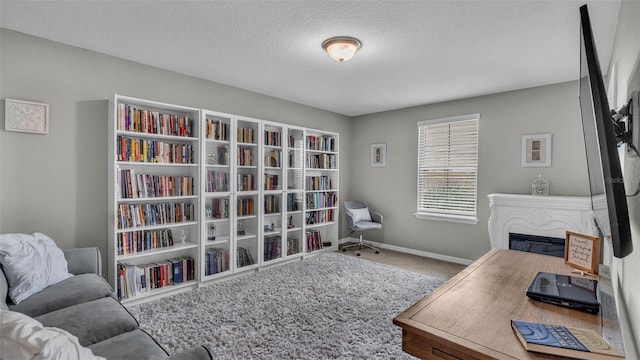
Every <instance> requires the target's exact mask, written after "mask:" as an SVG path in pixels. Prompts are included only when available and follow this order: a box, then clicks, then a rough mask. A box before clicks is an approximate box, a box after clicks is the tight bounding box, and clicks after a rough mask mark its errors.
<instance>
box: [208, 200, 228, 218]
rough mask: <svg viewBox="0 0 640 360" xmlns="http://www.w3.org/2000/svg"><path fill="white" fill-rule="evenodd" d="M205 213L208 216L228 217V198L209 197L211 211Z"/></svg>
mask: <svg viewBox="0 0 640 360" xmlns="http://www.w3.org/2000/svg"><path fill="white" fill-rule="evenodd" d="M206 215H207V217H208V218H214V219H228V218H229V199H226V198H225V199H211V212H210V213H207V214H206Z"/></svg>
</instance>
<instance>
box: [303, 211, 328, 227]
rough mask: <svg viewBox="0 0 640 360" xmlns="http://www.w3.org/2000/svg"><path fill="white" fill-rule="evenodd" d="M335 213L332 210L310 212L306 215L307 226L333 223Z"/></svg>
mask: <svg viewBox="0 0 640 360" xmlns="http://www.w3.org/2000/svg"><path fill="white" fill-rule="evenodd" d="M334 215H335V211H334V210H333V209H327V210H317V211H311V212H309V213H308V214H307V220H306V224H307V225H313V224H322V223H327V222H331V221H334Z"/></svg>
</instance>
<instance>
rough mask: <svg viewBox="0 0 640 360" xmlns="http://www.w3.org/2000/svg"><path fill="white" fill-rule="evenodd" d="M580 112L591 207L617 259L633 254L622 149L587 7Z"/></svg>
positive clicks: (583, 11)
mask: <svg viewBox="0 0 640 360" xmlns="http://www.w3.org/2000/svg"><path fill="white" fill-rule="evenodd" d="M580 20H581V27H580V30H581V31H580V33H581V36H580V38H581V41H580V110H581V113H582V130H583V133H584V144H585V149H586V153H587V167H588V169H589V187H590V189H591V206H592V208H593V212H594V214H595V218H596V222H597V223H598V226H599V228H600V230H601V231H602V233H603V235H604V237H605V238H608V239H610V240H611V244H612V247H613V256H615V257H617V258H623V257H625V256H627V255H629V253H631V251H632V250H633V245H632V242H631V228H630V225H629V211H628V208H627V199H626V194H625V189H624V179H623V175H622V169H621V166H620V157H619V156H618V146H617V140H616V135H615V132H614V128H613V120H612V117H611V113H610V110H609V102H608V101H607V94H606V93H605V87H604V80H603V78H602V72H601V70H600V63H599V61H598V54H597V52H596V48H595V44H594V40H593V33H592V30H591V21H590V20H589V12H588V10H587V5H583V6H581V7H580Z"/></svg>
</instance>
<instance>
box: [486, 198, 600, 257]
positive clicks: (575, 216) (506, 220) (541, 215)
mask: <svg viewBox="0 0 640 360" xmlns="http://www.w3.org/2000/svg"><path fill="white" fill-rule="evenodd" d="M488 197H489V207H491V217H490V218H489V238H490V239H491V248H492V249H494V248H498V249H508V248H509V233H519V234H528V235H539V236H549V237H555V238H563V239H564V238H565V235H566V231H567V230H568V231H574V232H578V233H581V234H586V235H592V236H597V229H596V226H595V222H594V220H593V212H592V211H591V199H590V198H589V197H581V196H532V195H515V194H490V195H489V196H488Z"/></svg>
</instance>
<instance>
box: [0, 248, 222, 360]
mask: <svg viewBox="0 0 640 360" xmlns="http://www.w3.org/2000/svg"><path fill="white" fill-rule="evenodd" d="M63 251H64V255H65V259H66V260H67V263H68V269H69V272H70V273H71V274H73V275H74V276H72V277H70V278H68V279H66V280H63V281H61V282H59V283H57V284H55V285H52V286H49V287H48V288H46V289H44V290H43V291H41V292H39V293H37V294H34V295H32V296H30V297H29V298H27V299H26V300H24V301H22V302H20V303H19V304H17V305H15V304H13V303H11V301H10V300H8V297H7V292H8V284H7V280H6V277H5V274H4V273H3V272H2V268H1V267H0V298H2V299H5V301H6V302H5V301H3V302H0V308H3V309H8V310H11V311H16V312H20V313H23V314H26V315H28V316H30V317H32V318H34V319H36V320H38V321H39V322H41V323H42V324H43V325H44V326H47V327H56V328H61V329H63V330H66V331H68V332H69V333H71V334H73V335H75V336H77V337H78V341H79V342H80V344H81V345H83V346H85V347H88V348H89V349H91V351H92V352H93V353H94V355H97V356H103V357H105V358H107V359H165V358H169V359H184V360H191V359H194V360H195V359H212V356H211V354H210V353H209V351H208V350H207V349H206V348H205V347H204V346H195V347H193V348H191V349H188V350H185V351H183V352H180V353H177V354H173V355H171V356H169V354H168V352H167V351H166V350H165V349H164V348H163V347H162V346H161V345H160V344H158V342H157V341H156V340H155V339H153V338H152V337H151V336H150V335H149V334H148V333H146V332H145V331H144V330H142V329H140V328H139V327H138V321H137V320H136V319H135V318H134V317H133V316H132V315H131V313H129V311H127V309H126V308H125V307H123V306H122V304H120V302H119V301H118V300H116V299H115V298H114V297H113V289H112V288H111V286H110V285H109V284H108V283H107V282H106V281H105V280H104V279H103V278H102V277H101V276H100V273H101V268H102V264H101V256H100V251H99V250H98V249H97V248H79V249H68V250H63Z"/></svg>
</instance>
